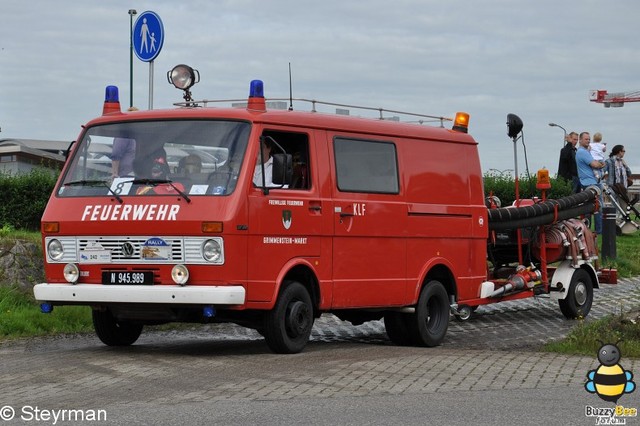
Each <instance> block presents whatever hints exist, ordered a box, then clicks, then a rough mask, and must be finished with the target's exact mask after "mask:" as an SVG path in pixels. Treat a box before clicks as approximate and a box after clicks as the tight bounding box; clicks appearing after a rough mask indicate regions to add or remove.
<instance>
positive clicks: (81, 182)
mask: <svg viewBox="0 0 640 426" xmlns="http://www.w3.org/2000/svg"><path fill="white" fill-rule="evenodd" d="M62 186H104V187H105V188H107V189H108V190H109V192H110V193H112V194H113V196H114V197H115V199H116V200H118V202H119V203H120V204H122V202H123V201H122V198H120V196H119V195H118V194H117V193H115V192H114V190H113V189H111V187H110V186H109V185H108V184H107V182H106V181H104V180H74V181H73V182H66V183H64V184H63V185H62Z"/></svg>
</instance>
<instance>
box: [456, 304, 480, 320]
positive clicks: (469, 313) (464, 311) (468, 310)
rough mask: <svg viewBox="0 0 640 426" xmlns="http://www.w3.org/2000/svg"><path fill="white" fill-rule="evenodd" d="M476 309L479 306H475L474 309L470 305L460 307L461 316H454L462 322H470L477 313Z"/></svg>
mask: <svg viewBox="0 0 640 426" xmlns="http://www.w3.org/2000/svg"><path fill="white" fill-rule="evenodd" d="M476 309H477V306H474V307H473V308H472V307H471V306H469V305H460V306H458V313H459V315H454V318H455V319H456V320H457V321H460V322H465V321H469V320H470V319H471V318H472V317H473V314H474V313H475V312H476Z"/></svg>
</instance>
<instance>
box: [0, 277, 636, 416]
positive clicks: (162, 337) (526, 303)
mask: <svg viewBox="0 0 640 426" xmlns="http://www.w3.org/2000/svg"><path fill="white" fill-rule="evenodd" d="M602 287H603V288H602V289H600V290H596V293H595V302H594V308H593V310H592V314H591V315H590V318H598V317H601V316H603V315H606V314H609V313H615V312H620V310H627V309H629V308H631V307H632V306H638V305H640V280H621V282H620V283H619V284H618V285H603V286H602ZM575 324H576V323H575V322H574V321H567V320H565V319H564V318H563V317H562V315H561V314H560V312H559V309H558V307H557V302H552V301H550V300H548V299H537V300H534V299H527V300H522V301H515V302H508V303H503V304H496V305H491V306H487V307H482V308H480V309H479V310H478V315H477V317H476V318H474V319H472V320H470V321H469V322H465V323H458V322H452V323H451V327H450V329H449V333H448V335H447V338H446V340H445V342H444V344H443V345H442V346H440V347H438V348H431V349H425V348H411V347H397V346H394V345H392V344H391V343H390V342H389V340H388V339H387V337H386V335H385V333H384V327H383V325H382V324H381V323H380V322H370V323H366V324H363V325H361V326H357V327H354V326H351V325H349V324H348V323H344V322H341V321H339V320H337V319H336V318H335V317H333V316H323V317H322V318H321V319H320V320H318V321H317V323H316V325H315V327H314V330H313V334H312V340H311V342H310V344H309V345H308V347H307V348H306V349H305V351H304V352H303V353H301V354H296V355H288V356H283V355H274V354H271V353H270V352H269V351H268V349H267V347H266V345H265V343H264V341H263V340H262V339H261V337H260V336H259V335H258V334H257V333H255V332H253V331H251V330H246V329H243V328H240V327H236V326H233V325H228V324H224V325H207V326H203V327H197V328H194V329H188V330H173V331H168V332H158V331H155V332H154V331H151V332H149V333H145V334H144V335H143V336H142V337H141V339H140V340H139V341H138V343H136V344H135V345H134V346H131V347H127V348H110V347H106V346H103V345H102V344H100V342H99V341H98V340H97V338H95V337H93V336H65V337H57V338H44V339H32V340H28V341H27V340H23V341H17V342H9V343H4V344H0V360H1V362H0V418H1V417H2V416H3V415H4V416H8V415H9V414H10V412H11V410H14V412H15V416H14V418H13V420H12V421H8V422H2V421H1V420H0V426H3V424H5V423H6V424H23V425H24V424H34V423H36V424H72V423H74V422H68V421H62V420H68V419H69V417H71V418H77V416H78V415H80V413H79V412H78V411H74V412H70V411H68V410H89V411H83V412H82V414H83V415H86V416H87V418H88V417H89V416H90V415H91V414H92V413H93V414H95V413H96V412H97V413H100V412H98V411H91V410H105V413H106V414H105V415H106V416H107V422H103V423H104V424H122V425H128V424H252V423H258V422H260V423H266V424H285V423H286V424H301V423H305V424H354V425H355V424H389V423H391V422H394V423H396V422H397V423H400V422H401V423H409V422H412V423H419V424H461V425H462V424H465V425H466V424H474V425H483V424H487V425H489V424H516V423H517V424H519V425H528V424H532V425H533V424H538V425H540V424H591V425H594V424H596V421H597V419H596V418H595V417H586V416H585V406H593V407H612V405H611V404H610V403H605V402H604V401H602V400H600V399H599V398H598V397H597V396H595V395H591V394H588V393H587V392H586V391H585V390H584V387H583V386H584V382H585V381H586V374H587V372H588V371H589V370H591V369H594V368H597V367H598V361H597V359H596V356H595V354H593V356H567V355H560V354H554V353H542V352H539V351H538V349H539V346H540V345H541V344H542V343H545V342H548V341H550V340H553V339H558V338H561V337H563V336H565V335H566V333H567V332H568V331H569V330H570V329H571V327H573V326H574V325H575ZM620 363H621V364H622V365H623V366H624V368H625V369H626V370H628V371H632V372H634V373H635V375H636V383H637V382H638V377H640V360H631V359H625V358H624V353H623V358H622V360H621V362H620ZM638 395H640V394H638V391H636V392H635V393H634V394H630V395H624V396H623V397H622V398H621V400H620V401H619V402H620V404H623V405H625V406H627V407H635V408H640V398H638ZM7 407H9V408H7ZM36 407H37V408H38V409H39V410H50V411H39V412H37V411H35V409H36ZM25 410H26V411H25ZM60 410H67V411H60ZM56 413H57V415H58V417H57V420H56V421H55V423H54V420H55V418H54V415H56ZM46 414H48V415H49V416H50V418H49V419H45V420H42V416H44V417H46ZM37 415H39V416H41V417H40V420H41V421H39V422H38V421H36V420H37V417H36V416H37ZM60 416H63V417H64V416H67V417H65V418H63V417H60ZM73 416H75V417H73ZM626 420H627V424H640V419H638V417H634V418H627V419H626ZM92 423H94V424H95V423H98V424H100V422H92Z"/></svg>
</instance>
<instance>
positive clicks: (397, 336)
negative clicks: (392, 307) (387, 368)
mask: <svg viewBox="0 0 640 426" xmlns="http://www.w3.org/2000/svg"><path fill="white" fill-rule="evenodd" d="M408 317H409V315H407V314H403V313H400V312H387V313H385V314H384V328H385V330H386V332H387V336H389V340H391V341H392V342H393V343H395V344H396V345H399V346H409V345H411V344H412V343H413V340H412V339H411V334H410V333H409V326H408V325H407V320H408Z"/></svg>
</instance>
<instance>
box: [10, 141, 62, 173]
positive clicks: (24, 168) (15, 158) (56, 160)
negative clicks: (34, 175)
mask: <svg viewBox="0 0 640 426" xmlns="http://www.w3.org/2000/svg"><path fill="white" fill-rule="evenodd" d="M69 145H70V142H62V141H46V140H36V139H0V173H2V174H9V175H16V174H20V173H29V172H30V171H31V170H32V169H34V168H38V167H40V168H42V167H44V168H47V169H51V170H52V171H55V170H60V169H62V166H63V165H64V162H65V152H66V151H67V149H68V148H69Z"/></svg>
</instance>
